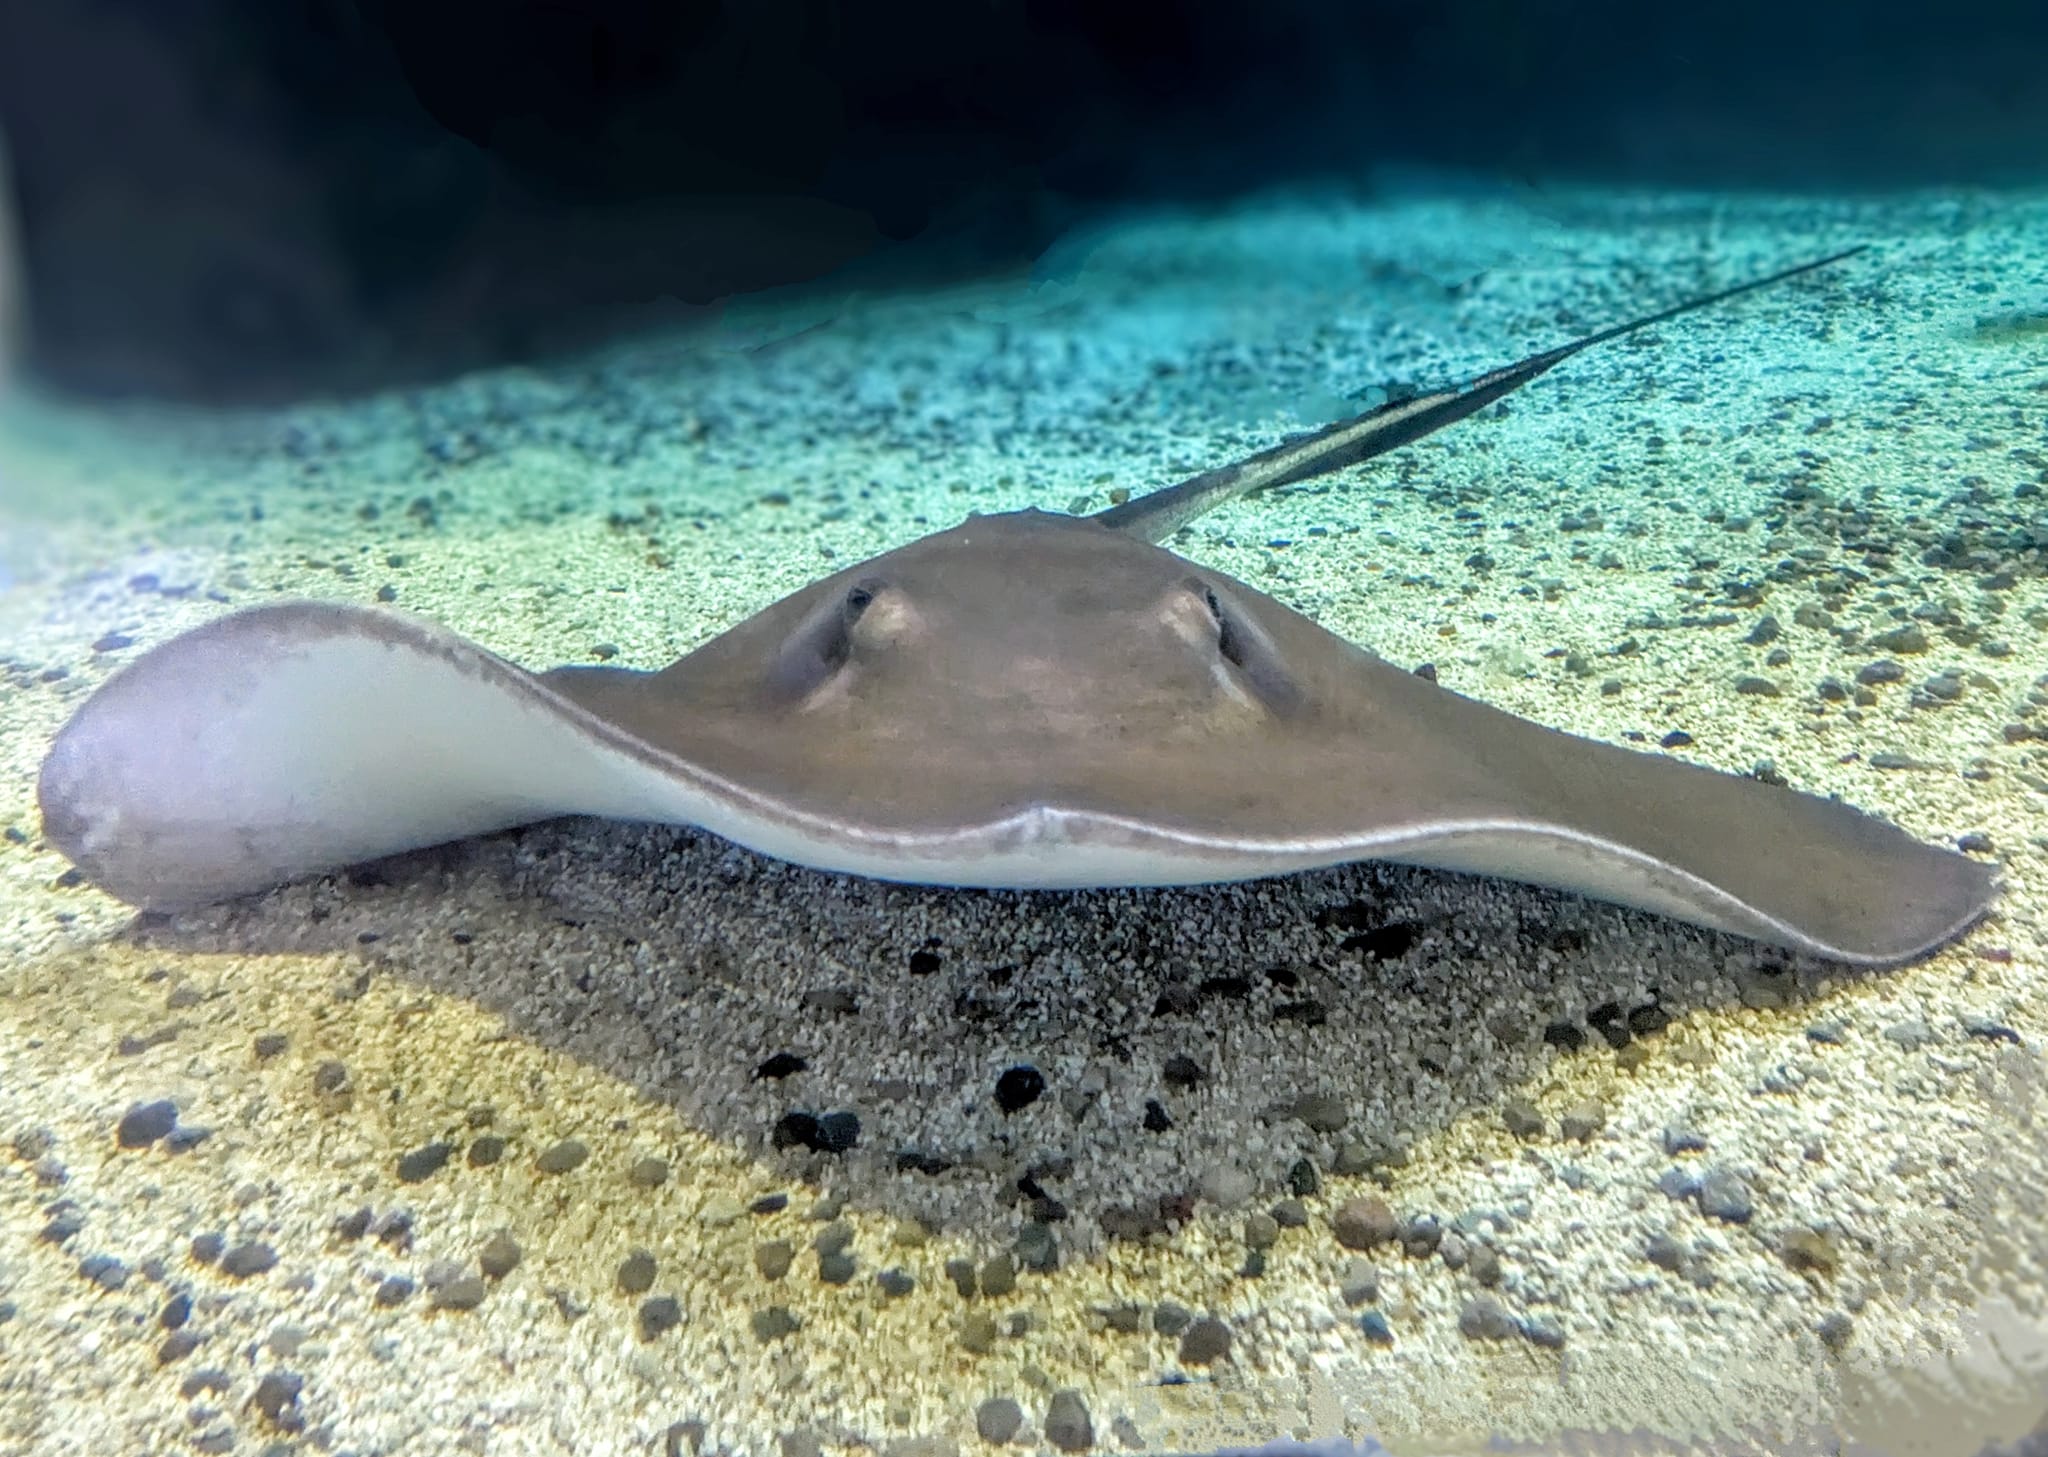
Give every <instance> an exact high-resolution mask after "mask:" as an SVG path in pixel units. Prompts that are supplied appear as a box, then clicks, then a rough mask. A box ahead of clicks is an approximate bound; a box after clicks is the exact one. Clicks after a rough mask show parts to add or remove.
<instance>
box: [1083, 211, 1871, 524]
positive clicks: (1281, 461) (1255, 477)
mask: <svg viewBox="0 0 2048 1457" xmlns="http://www.w3.org/2000/svg"><path fill="white" fill-rule="evenodd" d="M1869 246H1870V245H1869V244H1867V243H1860V244H1858V245H1857V246H1856V247H1854V248H1844V249H1843V250H1842V251H1841V252H1839V253H1830V254H1829V255H1828V256H1827V257H1825V258H1815V259H1813V260H1812V261H1810V262H1807V263H1801V264H1799V265H1798V266H1796V267H1793V268H1786V269H1781V270H1780V271H1779V272H1777V273H1773V274H1770V275H1769V276H1767V277H1764V278H1753V279H1751V280H1750V281H1749V282H1747V283H1738V284H1736V285H1735V286H1734V287H1733V288H1724V289H1722V290H1720V291H1719V292H1718V293H1710V294H1706V295H1704V296H1702V297H1700V298H1694V299H1687V300H1686V301H1685V302H1684V303H1681V304H1674V305H1672V306H1671V307H1670V308H1668V309H1660V310H1659V311H1658V312H1656V313H1654V314H1645V315H1644V316H1643V317H1641V318H1639V319H1630V320H1629V321H1628V322H1627V323H1625V324H1616V325H1615V326H1614V327H1612V328H1610V329H1602V330H1600V332H1599V333H1597V334H1588V335H1586V336H1585V337H1584V338H1582V339H1574V340H1572V341H1571V342H1570V343H1569V344H1560V345H1558V346H1557V347H1556V348H1555V349H1546V350H1544V351H1543V352H1542V353H1541V354H1532V355H1530V356H1529V357H1528V358H1527V359H1524V360H1521V361H1520V362H1518V363H1515V364H1510V365H1508V366H1506V367H1505V368H1502V369H1496V370H1493V371H1491V372H1490V373H1487V374H1482V375H1481V376H1479V378H1477V379H1475V380H1473V381H1472V382H1471V383H1470V384H1467V385H1465V386H1463V387H1462V388H1459V389H1452V390H1439V391H1437V392H1436V393H1434V394H1427V395H1417V396H1415V397H1414V398H1412V399H1406V400H1399V401H1394V402H1390V403H1388V404H1384V405H1381V406H1380V407H1379V408H1378V409H1376V410H1368V411H1366V412H1365V413H1364V414H1363V415H1354V416H1353V417H1352V418H1351V419H1349V420H1339V421H1338V422H1337V423H1336V424H1334V425H1326V426H1324V427H1323V428H1322V429H1320V430H1316V431H1313V432H1311V433H1309V434H1307V435H1297V436H1294V437H1293V438H1292V439H1290V440H1285V441H1282V442H1281V443H1280V444H1278V445H1276V446H1274V447H1273V448H1272V449H1271V450H1263V451H1260V452H1259V453H1258V454H1257V455H1254V456H1251V457H1250V458H1249V459H1246V460H1241V461H1239V462H1238V463H1237V464H1236V465H1228V466H1224V467H1223V468H1222V469H1220V470H1212V471H1206V472H1204V473H1203V474H1201V475H1198V476H1194V477H1191V478H1190V479H1188V480H1185V481H1182V482H1181V483H1180V484H1179V485H1174V486H1165V487H1162V488H1161V489H1159V490H1157V491H1153V492H1151V493H1150V494H1148V495H1144V496H1140V497H1138V498H1137V499H1136V500H1134V501H1127V502H1125V503H1124V504H1123V505H1121V506H1112V507H1110V508H1109V509H1108V510H1106V511H1098V512H1096V513H1095V515H1094V516H1093V517H1091V518H1090V519H1091V520H1094V521H1100V522H1101V523H1102V524H1103V525H1104V526H1108V527H1110V528H1112V529H1114V530H1117V531H1122V532H1127V533H1128V534H1130V535H1132V536H1136V537H1138V538H1140V539H1142V540H1145V541H1164V540H1165V539H1166V538H1167V537H1169V536H1171V535H1172V534H1173V533H1174V532H1176V531H1178V530H1179V529H1180V528H1181V527H1183V526H1185V525H1186V524H1187V523H1188V522H1190V521H1192V520H1194V519H1195V518H1196V517H1198V516H1201V515H1203V514H1204V513H1206V512H1208V511H1210V510H1213V509H1214V508H1215V507H1217V506H1220V505H1222V504H1223V503H1224V502H1225V501H1229V500H1233V499H1235V498H1236V497H1238V496H1247V495H1250V494H1251V493H1252V492H1254V491H1266V490H1271V489H1272V488H1273V487H1275V486H1291V485H1293V484H1295V483H1296V482H1297V481H1305V480H1309V479H1311V478H1313V477H1315V476H1322V475H1328V474H1330V473H1331V472H1332V471H1340V470H1343V469H1345V468H1346V467H1347V466H1354V465H1358V464H1359V463H1361V462H1363V461H1368V460H1371V459H1372V458H1373V457H1374V456H1376V455H1384V454H1385V453H1386V452H1388V451H1390V450H1398V449H1399V448H1400V447H1401V446H1403V445H1410V444H1413V443H1414V442H1415V441H1417V440H1420V439H1421V438H1422V437H1423V436H1425V435H1433V434H1435V433H1436V432H1437V431H1439V430H1441V429H1443V428H1444V426H1446V425H1452V424H1456V423H1457V422H1458V421H1460V420H1462V419H1464V418H1465V417H1466V416H1467V415H1470V414H1474V413H1475V412H1477V411H1479V410H1483V409H1485V408H1486V407H1487V406H1488V405H1490V404H1492V403H1493V402H1494V401H1495V400H1497V399H1499V398H1501V397H1502V396H1503V395H1507V394H1512V393H1513V392H1514V391H1516V390H1518V389H1520V388H1521V387H1522V386H1523V385H1525V384H1527V383H1529V381H1530V380H1532V379H1535V378H1536V377H1537V376H1538V375H1540V374H1543V373H1545V372H1547V371H1549V370H1551V369H1553V368H1555V367H1556V366H1557V365H1560V364H1562V363H1564V361H1565V360H1567V359H1570V358H1571V357H1572V356H1573V355H1574V354H1577V353H1579V352H1580V351H1581V350H1584V349H1591V348H1592V347H1593V346H1594V345H1595V344H1605V343H1606V342H1607V341H1608V340H1610V339H1619V338H1620V337H1621V336H1622V335H1624V334H1633V333H1634V332H1635V331H1636V330H1638V329H1647V328H1648V327H1650V325H1652V324H1661V323H1663V322H1664V321H1665V320H1666V319H1675V318H1677V317H1678V316H1679V315H1680V314H1689V313H1692V312H1693V311H1694V310H1695V309H1704V308H1708V307H1710V306H1712V305H1714V304H1718V303H1722V302H1724V301H1726V300H1728V299H1731V298H1734V297H1735V296H1736V295H1737V294H1743V293H1749V292H1751V291H1753V290H1755V289H1759V288H1768V287H1770V286H1771V285H1772V284H1774V283H1782V282H1784V281H1785V280H1786V279H1788V278H1797V277H1798V276H1799V275H1800V274H1802V273H1811V272H1813V271H1814V270H1815V269H1816V268H1825V267H1827V266H1828V265H1829V264H1830V263H1839V262H1841V261H1842V260H1843V259H1844V258H1850V257H1853V256H1855V255H1856V254H1858V253H1861V252H1862V251H1863V250H1864V249H1865V248H1867V247H1869Z"/></svg>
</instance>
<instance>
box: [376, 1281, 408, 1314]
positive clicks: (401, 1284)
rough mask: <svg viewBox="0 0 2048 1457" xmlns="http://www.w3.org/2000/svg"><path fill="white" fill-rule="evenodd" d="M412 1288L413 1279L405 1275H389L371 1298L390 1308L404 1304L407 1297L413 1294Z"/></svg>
mask: <svg viewBox="0 0 2048 1457" xmlns="http://www.w3.org/2000/svg"><path fill="white" fill-rule="evenodd" d="M412 1290H413V1285H412V1281H411V1280H409V1279H407V1278H406V1277H405V1276H403V1275H387V1276H385V1277H384V1279H383V1281H382V1282H381V1283H380V1284H379V1285H378V1286H377V1293H376V1294H375V1295H374V1296H372V1297H371V1298H372V1299H373V1300H375V1301H376V1302H377V1304H379V1305H381V1306H384V1307H385V1308H386V1309H389V1308H390V1307H391V1306H394V1305H400V1304H403V1303H404V1301H405V1299H406V1297H408V1296H410V1295H411V1294H412Z"/></svg>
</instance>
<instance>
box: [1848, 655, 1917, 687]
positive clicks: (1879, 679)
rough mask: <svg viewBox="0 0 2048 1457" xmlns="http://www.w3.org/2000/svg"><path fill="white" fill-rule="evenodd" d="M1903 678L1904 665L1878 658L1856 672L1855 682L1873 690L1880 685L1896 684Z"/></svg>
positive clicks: (1904, 672)
mask: <svg viewBox="0 0 2048 1457" xmlns="http://www.w3.org/2000/svg"><path fill="white" fill-rule="evenodd" d="M1905 676H1906V665H1905V664H1904V663H1897V662H1893V661H1892V660H1891V659H1890V658H1879V659H1878V660H1877V661H1876V662H1874V663H1865V664H1864V665H1863V666H1862V667H1860V668H1858V669H1857V670H1856V681H1857V682H1858V683H1861V684H1862V685H1863V686H1864V687H1866V688H1875V687H1876V686H1877V685H1878V684H1880V683H1896V682H1898V681H1899V680H1900V679H1901V678H1903V677H1905Z"/></svg>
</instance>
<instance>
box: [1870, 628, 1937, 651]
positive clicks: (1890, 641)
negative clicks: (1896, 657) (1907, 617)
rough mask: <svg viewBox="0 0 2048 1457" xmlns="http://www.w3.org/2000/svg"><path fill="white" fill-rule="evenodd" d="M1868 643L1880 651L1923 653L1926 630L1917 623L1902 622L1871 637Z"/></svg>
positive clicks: (1926, 643)
mask: <svg viewBox="0 0 2048 1457" xmlns="http://www.w3.org/2000/svg"><path fill="white" fill-rule="evenodd" d="M1870 645H1871V646H1872V647H1873V648H1876V649H1877V650H1878V651H1879V652H1881V653H1924V652H1926V651H1927V648H1928V642H1927V630H1926V629H1925V628H1923V627H1921V626H1920V625H1919V624H1917V623H1912V622H1908V623H1902V624H1900V625H1899V626H1898V627H1894V628H1892V629H1891V630H1889V631H1887V632H1881V633H1878V634H1877V635H1876V636H1875V637H1873V638H1871V640H1870Z"/></svg>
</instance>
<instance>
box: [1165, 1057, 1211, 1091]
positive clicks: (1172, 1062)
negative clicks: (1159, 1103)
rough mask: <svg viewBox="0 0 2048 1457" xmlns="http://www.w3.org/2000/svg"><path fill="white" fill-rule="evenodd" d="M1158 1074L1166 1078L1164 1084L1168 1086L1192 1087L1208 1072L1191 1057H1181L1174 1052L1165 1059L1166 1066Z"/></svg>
mask: <svg viewBox="0 0 2048 1457" xmlns="http://www.w3.org/2000/svg"><path fill="white" fill-rule="evenodd" d="M1160 1076H1161V1077H1163V1078H1165V1079H1166V1086H1168V1087H1169V1088H1192V1087H1193V1086H1195V1084H1197V1083H1199V1082H1200V1081H1202V1079H1203V1078H1205V1077H1207V1076H1208V1074H1207V1073H1205V1072H1204V1071H1202V1065H1201V1064H1200V1063H1198V1062H1196V1061H1195V1060H1194V1059H1193V1058H1192V1057H1182V1056H1181V1055H1179V1054H1178V1053H1176V1054H1175V1055H1174V1056H1172V1057H1169V1058H1168V1059H1166V1066H1165V1067H1163V1068H1162V1069H1160Z"/></svg>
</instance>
